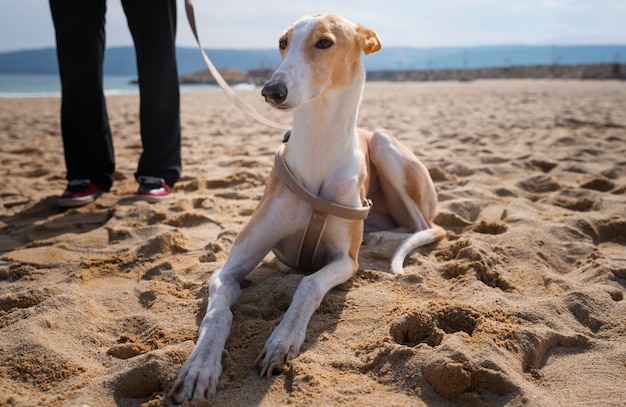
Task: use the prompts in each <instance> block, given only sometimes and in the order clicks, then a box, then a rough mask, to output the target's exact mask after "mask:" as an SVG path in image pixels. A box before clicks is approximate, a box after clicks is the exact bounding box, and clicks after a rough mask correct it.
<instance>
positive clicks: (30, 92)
mask: <svg viewBox="0 0 626 407" xmlns="http://www.w3.org/2000/svg"><path fill="white" fill-rule="evenodd" d="M103 85H104V92H105V94H107V95H119V94H133V93H138V92H139V86H138V85H137V83H136V77H132V76H105V77H104V79H103ZM215 89H219V88H218V87H217V86H215V85H204V84H201V85H181V86H180V90H181V92H193V91H202V90H215ZM49 96H61V80H60V79H59V76H58V75H24V74H0V98H19V97H49Z"/></svg>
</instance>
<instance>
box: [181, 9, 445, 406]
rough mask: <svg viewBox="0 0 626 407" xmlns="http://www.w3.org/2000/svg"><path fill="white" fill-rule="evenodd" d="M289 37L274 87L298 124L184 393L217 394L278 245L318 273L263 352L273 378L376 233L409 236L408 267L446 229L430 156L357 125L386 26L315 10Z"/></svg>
mask: <svg viewBox="0 0 626 407" xmlns="http://www.w3.org/2000/svg"><path fill="white" fill-rule="evenodd" d="M278 46H279V49H280V53H281V56H282V60H281V63H280V65H279V67H278V68H277V70H276V71H275V72H274V74H273V75H272V77H271V79H270V80H269V81H268V82H267V84H266V85H265V86H264V87H263V89H262V95H263V96H264V98H265V100H266V102H267V103H269V104H270V105H271V106H273V107H275V108H277V109H281V110H285V111H290V112H292V114H293V127H292V129H291V131H290V132H289V133H288V137H285V142H284V143H283V144H282V145H281V146H280V148H279V149H278V152H277V154H276V156H275V164H274V167H273V168H272V171H271V172H270V175H269V177H268V180H267V184H266V189H265V192H264V194H263V196H262V198H261V200H260V202H259V205H258V206H257V208H256V210H255V211H254V213H253V214H252V217H251V219H250V221H249V222H248V223H247V224H246V225H245V227H244V228H243V229H242V230H241V232H240V233H239V234H238V235H237V237H236V239H235V241H234V243H233V245H232V247H231V249H230V252H229V254H228V258H227V259H226V261H225V263H224V265H223V266H222V267H221V268H220V269H218V270H217V271H215V272H214V273H213V275H212V276H211V278H210V282H209V298H208V307H207V310H206V314H205V316H204V318H203V320H202V323H201V325H200V328H199V333H198V339H197V342H196V346H195V348H194V350H193V352H192V353H191V355H190V356H189V358H188V359H187V361H186V362H185V363H184V365H183V366H182V368H181V370H180V372H179V374H178V377H177V379H176V381H175V382H174V385H173V387H172V391H171V393H170V394H171V396H172V397H173V398H174V400H175V401H176V402H179V403H180V402H183V401H185V400H197V399H204V398H211V397H212V396H214V394H215V391H216V386H217V382H218V379H219V376H220V374H221V372H222V365H221V358H222V354H223V353H224V352H225V350H224V346H225V343H226V339H227V337H228V334H229V331H230V328H231V325H232V319H233V314H232V312H231V310H230V307H231V306H232V305H233V304H234V302H235V301H236V300H237V298H238V297H239V295H240V293H241V288H240V284H239V283H240V282H241V281H242V280H243V278H244V277H245V276H246V275H247V274H248V273H250V272H251V271H252V270H253V269H254V268H255V267H256V266H257V265H258V264H259V263H260V262H261V261H262V259H263V258H264V257H265V255H266V254H267V253H269V252H270V251H273V252H274V254H275V255H276V257H277V258H278V259H279V260H281V261H282V262H284V263H285V264H287V265H289V266H291V267H294V268H298V269H302V270H305V271H307V272H309V274H307V275H306V276H305V277H304V278H303V279H302V280H301V282H300V284H299V286H298V288H297V289H296V291H295V293H294V296H293V300H292V303H291V305H290V306H289V308H288V309H287V311H286V313H285V315H284V317H283V318H282V320H281V322H280V323H279V324H278V326H277V327H276V328H275V329H274V331H273V332H272V334H271V335H270V336H269V338H268V339H267V341H266V342H265V347H264V349H263V351H262V352H261V353H260V355H259V357H258V358H257V360H256V364H257V365H258V366H259V370H260V375H261V376H268V377H269V376H270V375H271V374H272V372H273V371H274V370H278V369H281V368H282V367H283V366H284V365H285V364H286V363H287V362H289V360H291V359H292V358H294V357H296V356H297V355H298V352H299V350H300V346H301V345H302V343H303V341H304V337H305V332H306V328H307V325H308V323H309V320H310V319H311V316H312V315H313V313H314V312H315V310H316V309H317V308H318V307H319V305H320V303H321V301H322V299H323V298H324V296H325V295H326V293H328V291H330V290H331V289H332V288H333V287H335V286H337V285H338V284H341V283H343V282H345V281H347V280H349V279H350V278H351V277H352V276H353V275H354V274H355V273H356V272H357V270H358V262H357V260H358V253H359V248H360V246H361V245H362V243H363V242H364V241H365V242H366V243H367V244H368V245H375V244H378V243H380V242H384V241H388V240H398V239H401V240H403V241H402V243H401V244H400V247H399V248H398V249H397V251H396V252H395V254H394V255H393V257H392V260H391V270H392V272H394V273H396V274H401V273H403V268H402V264H403V261H404V258H405V257H406V256H407V255H408V253H409V252H410V251H411V250H413V249H414V248H416V247H419V246H422V245H426V244H429V243H432V242H435V241H437V240H439V239H442V238H443V237H444V235H445V231H444V230H443V229H442V228H441V227H439V226H437V225H435V224H434V223H433V218H434V215H435V210H436V204H437V195H436V192H435V188H434V185H433V182H432V180H431V178H430V175H429V173H428V171H427V169H426V167H425V166H424V165H423V164H422V163H421V162H420V161H419V160H418V159H417V157H415V155H414V154H413V153H412V152H411V151H410V150H409V149H408V148H407V147H406V146H404V145H403V144H401V143H399V142H398V141H397V140H396V139H395V138H394V137H393V136H392V135H391V134H390V133H389V132H387V131H385V130H376V131H374V132H371V131H365V130H361V129H358V128H357V126H356V122H357V116H358V110H359V105H360V102H361V97H362V93H363V88H364V83H365V68H364V66H363V63H362V61H361V54H362V53H364V54H365V55H368V54H370V53H373V52H376V51H378V50H379V49H380V48H381V42H380V40H379V38H378V35H377V34H376V33H375V32H374V31H372V30H370V29H368V28H365V27H363V26H361V25H357V24H354V23H351V22H349V21H347V20H346V19H344V18H342V17H340V16H337V15H332V14H323V15H311V16H305V17H302V18H300V19H298V20H297V21H296V22H294V23H293V24H292V25H291V26H290V27H289V28H288V29H287V30H286V31H285V32H284V33H283V35H282V36H281V37H280V39H279V42H278ZM287 139H288V140H287Z"/></svg>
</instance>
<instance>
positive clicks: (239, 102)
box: [185, 0, 289, 130]
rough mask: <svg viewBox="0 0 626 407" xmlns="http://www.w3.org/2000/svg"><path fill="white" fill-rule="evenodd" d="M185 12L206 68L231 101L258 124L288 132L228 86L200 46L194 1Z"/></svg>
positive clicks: (187, 2)
mask: <svg viewBox="0 0 626 407" xmlns="http://www.w3.org/2000/svg"><path fill="white" fill-rule="evenodd" d="M185 11H186V12H187V20H189V26H190V27H191V31H192V32H193V36H194V37H195V38H196V42H197V43H198V47H200V53H202V57H203V58H204V62H205V64H206V66H207V67H208V68H209V71H210V72H211V75H213V78H214V79H215V81H216V82H217V84H218V85H219V86H220V88H222V90H223V91H224V93H225V94H226V96H228V98H229V99H230V101H231V102H233V104H235V106H237V107H238V108H239V109H240V110H241V111H242V112H244V113H246V114H247V115H248V116H250V117H252V118H253V119H255V120H257V121H258V122H260V123H262V124H264V125H266V126H269V127H274V128H276V129H281V130H287V129H289V126H285V125H284V124H280V123H276V122H274V121H272V120H269V119H267V118H265V117H264V116H262V115H261V114H259V112H257V111H256V110H255V109H254V108H253V107H252V106H250V105H249V104H247V103H246V102H245V101H244V100H243V99H241V98H240V97H239V95H237V94H236V93H235V92H234V91H233V90H232V89H231V88H230V86H228V84H227V83H226V81H225V80H224V78H223V77H222V75H221V74H220V72H219V71H218V70H217V68H216V67H215V65H213V62H211V60H210V59H209V57H208V56H207V54H206V53H205V52H204V49H202V45H201V44H200V37H199V36H198V30H197V28H196V17H195V13H194V9H193V0H185Z"/></svg>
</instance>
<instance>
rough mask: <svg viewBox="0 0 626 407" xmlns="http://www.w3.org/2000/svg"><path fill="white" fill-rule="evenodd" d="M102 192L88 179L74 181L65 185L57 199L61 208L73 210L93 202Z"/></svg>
mask: <svg viewBox="0 0 626 407" xmlns="http://www.w3.org/2000/svg"><path fill="white" fill-rule="evenodd" d="M101 193H102V192H101V191H99V190H98V188H97V187H96V186H95V185H94V183H93V182H91V180H89V179H75V180H71V181H70V182H68V183H67V188H66V189H65V191H63V193H62V194H61V196H59V197H58V198H57V205H58V206H60V207H62V208H74V207H77V206H84V205H87V204H88V203H91V202H93V201H94V200H95V199H96V198H97V197H98V196H100V194H101Z"/></svg>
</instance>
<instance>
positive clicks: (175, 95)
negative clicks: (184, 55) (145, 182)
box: [122, 0, 181, 186]
mask: <svg viewBox="0 0 626 407" xmlns="http://www.w3.org/2000/svg"><path fill="white" fill-rule="evenodd" d="M122 5H123V6H124V12H125V13H126V18H127V20H128V27H129V28H130V32H131V34H132V36H133V41H134V43H135V53H136V57H137V71H138V74H139V92H140V109H139V118H140V122H141V140H142V143H143V153H142V155H141V158H140V160H139V165H138V168H137V173H136V174H135V176H136V177H139V176H141V175H148V176H154V177H160V178H163V179H165V181H166V182H167V183H168V184H169V185H171V186H173V185H174V184H175V183H176V181H178V179H179V178H180V174H181V130H180V94H179V86H178V68H177V66H176V0H122Z"/></svg>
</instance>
